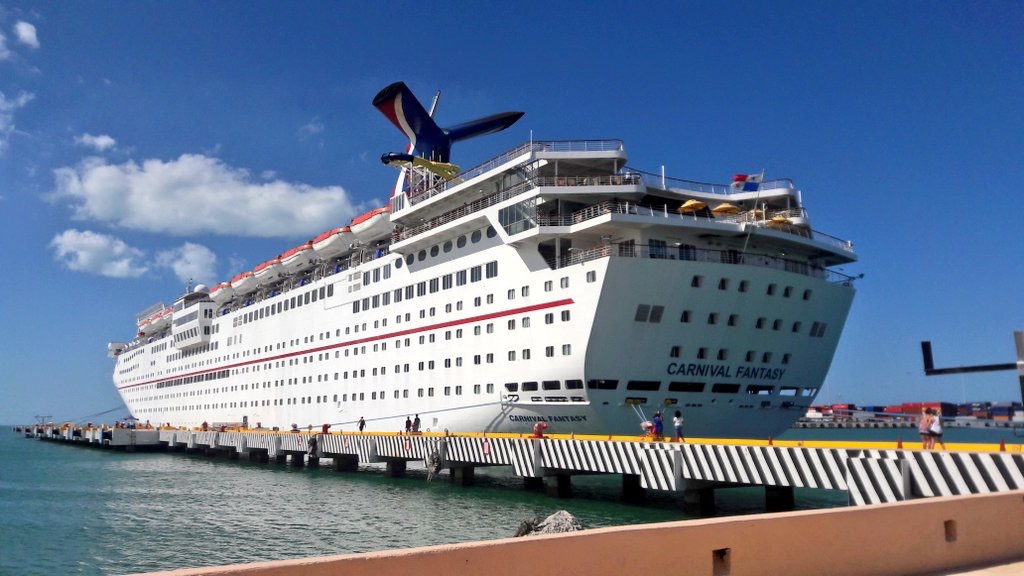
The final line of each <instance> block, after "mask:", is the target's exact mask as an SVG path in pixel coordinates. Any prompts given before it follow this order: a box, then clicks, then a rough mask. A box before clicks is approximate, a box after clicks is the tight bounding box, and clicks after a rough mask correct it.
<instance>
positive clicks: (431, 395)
mask: <svg viewBox="0 0 1024 576" xmlns="http://www.w3.org/2000/svg"><path fill="white" fill-rule="evenodd" d="M427 396H430V397H433V396H434V389H433V388H427Z"/></svg>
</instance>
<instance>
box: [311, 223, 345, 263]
mask: <svg viewBox="0 0 1024 576" xmlns="http://www.w3.org/2000/svg"><path fill="white" fill-rule="evenodd" d="M354 239H355V236H353V234H352V228H350V227H348V226H345V227H344V228H335V229H334V230H328V231H327V232H324V233H323V234H321V235H319V236H317V237H316V238H314V239H313V250H315V251H316V253H317V254H318V255H319V256H320V257H321V258H323V259H324V260H330V259H331V258H336V257H338V256H341V255H342V254H344V253H346V252H348V251H349V250H351V249H352V241H353V240H354Z"/></svg>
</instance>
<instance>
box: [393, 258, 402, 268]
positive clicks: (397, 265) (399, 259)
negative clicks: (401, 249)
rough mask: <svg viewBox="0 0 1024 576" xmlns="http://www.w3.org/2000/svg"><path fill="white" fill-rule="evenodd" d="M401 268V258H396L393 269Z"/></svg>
mask: <svg viewBox="0 0 1024 576" xmlns="http://www.w3.org/2000/svg"><path fill="white" fill-rule="evenodd" d="M401 267H402V259H401V258H396V259H395V268H401Z"/></svg>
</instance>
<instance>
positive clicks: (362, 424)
mask: <svg viewBox="0 0 1024 576" xmlns="http://www.w3.org/2000/svg"><path fill="white" fill-rule="evenodd" d="M363 428H366V420H363V417H362V416H360V417H359V432H362V431H363Z"/></svg>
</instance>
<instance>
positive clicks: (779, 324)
mask: <svg viewBox="0 0 1024 576" xmlns="http://www.w3.org/2000/svg"><path fill="white" fill-rule="evenodd" d="M781 327H782V319H781V318H776V319H775V320H774V321H773V322H772V330H778V329H779V328H781Z"/></svg>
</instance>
